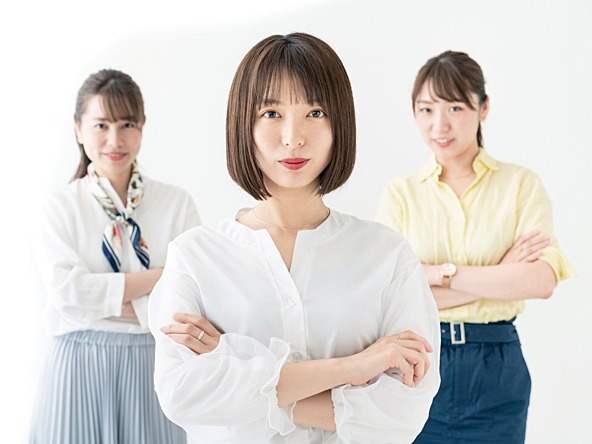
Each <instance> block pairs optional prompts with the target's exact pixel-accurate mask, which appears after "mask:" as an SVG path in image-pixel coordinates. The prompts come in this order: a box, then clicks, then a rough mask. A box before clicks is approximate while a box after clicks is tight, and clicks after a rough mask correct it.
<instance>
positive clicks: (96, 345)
mask: <svg viewBox="0 0 592 444" xmlns="http://www.w3.org/2000/svg"><path fill="white" fill-rule="evenodd" d="M153 374H154V338H153V337H152V336H151V335H150V334H128V333H110V332H99V331H78V332H73V333H68V334H66V335H63V336H58V337H56V338H54V342H53V344H52V347H51V349H50V350H49V353H48V358H47V362H46V367H45V371H44V372H43V375H42V378H41V381H40V385H39V393H38V397H37V403H36V405H35V409H34V414H33V423H32V427H31V435H30V443H31V444H136V443H137V444H181V443H183V444H184V443H186V442H187V440H186V436H185V432H184V431H183V429H181V428H180V427H178V426H177V425H175V424H173V423H172V422H170V421H169V420H168V419H167V418H166V417H165V416H164V414H163V412H162V410H161V409H160V405H159V404H158V399H157V397H156V393H155V391H154V383H153Z"/></svg>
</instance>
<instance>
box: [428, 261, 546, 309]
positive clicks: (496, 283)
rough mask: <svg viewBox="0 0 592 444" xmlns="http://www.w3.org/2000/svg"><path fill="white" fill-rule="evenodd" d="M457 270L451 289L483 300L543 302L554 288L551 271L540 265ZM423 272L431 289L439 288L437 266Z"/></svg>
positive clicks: (439, 281)
mask: <svg viewBox="0 0 592 444" xmlns="http://www.w3.org/2000/svg"><path fill="white" fill-rule="evenodd" d="M456 268H457V272H456V275H455V276H454V277H453V279H452V281H451V284H450V288H451V289H452V290H457V291H460V292H463V293H468V294H471V295H475V296H476V297H478V298H484V299H495V300H506V301H511V300H521V299H536V298H541V299H544V298H548V297H549V296H551V294H552V293H553V289H554V288H555V284H556V282H555V275H554V274H553V271H552V270H551V267H550V266H549V265H547V264H546V263H545V262H543V261H535V262H526V263H524V262H520V263H510V264H499V265H490V266H457V267H456ZM424 270H425V271H426V275H427V277H428V281H429V283H430V285H431V286H439V285H440V284H441V276H440V274H439V267H438V266H437V265H424Z"/></svg>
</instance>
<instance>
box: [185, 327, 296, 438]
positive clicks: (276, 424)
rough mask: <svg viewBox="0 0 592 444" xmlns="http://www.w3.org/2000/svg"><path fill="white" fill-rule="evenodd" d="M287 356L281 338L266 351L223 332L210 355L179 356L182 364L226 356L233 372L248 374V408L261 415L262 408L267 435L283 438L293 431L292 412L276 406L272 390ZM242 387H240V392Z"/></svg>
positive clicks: (252, 341) (287, 349)
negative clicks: (250, 395)
mask: <svg viewBox="0 0 592 444" xmlns="http://www.w3.org/2000/svg"><path fill="white" fill-rule="evenodd" d="M289 353H290V346H289V345H288V344H287V343H286V342H285V341H282V340H281V339H277V338H271V340H270V344H269V348H267V347H265V346H264V345H263V344H261V343H260V342H259V341H257V340H256V339H253V338H251V337H248V336H244V335H240V334H237V333H226V334H223V335H222V336H221V337H220V342H219V344H218V346H217V347H216V348H215V349H214V350H212V351H211V352H210V353H206V354H203V355H200V356H198V357H197V358H196V357H195V355H194V354H193V353H180V358H181V359H182V360H183V361H189V360H193V359H200V360H204V361H205V360H212V361H218V360H219V358H220V357H221V356H223V357H225V358H228V357H230V358H231V359H232V362H233V364H232V365H233V366H235V369H236V370H237V373H239V374H242V375H249V378H250V384H249V385H251V384H253V388H254V391H252V392H251V394H252V395H255V398H254V399H253V400H252V401H253V402H252V403H251V407H252V408H253V409H261V410H262V412H263V409H265V412H266V414H267V417H266V423H267V425H268V427H269V428H270V433H269V434H270V435H275V434H277V433H279V434H280V435H286V434H288V433H290V432H291V431H292V430H294V429H295V428H296V427H295V425H294V422H293V413H292V411H293V409H294V405H290V406H287V407H285V408H281V407H280V406H279V405H278V399H277V391H276V387H277V384H278V381H279V379H280V372H281V370H282V367H283V366H284V364H285V363H286V361H287V359H288V355H289ZM241 368H242V369H244V371H242V370H241ZM245 388H246V387H244V386H243V389H245ZM247 391H250V390H247ZM247 396H248V395H247Z"/></svg>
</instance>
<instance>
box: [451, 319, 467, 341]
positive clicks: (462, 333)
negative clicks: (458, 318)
mask: <svg viewBox="0 0 592 444" xmlns="http://www.w3.org/2000/svg"><path fill="white" fill-rule="evenodd" d="M455 325H458V326H459V333H460V338H459V339H456V329H455V328H454V326H455ZM450 342H452V343H453V344H459V345H461V344H465V343H466V341H465V323H464V322H451V323H450Z"/></svg>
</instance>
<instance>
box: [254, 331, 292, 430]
mask: <svg viewBox="0 0 592 444" xmlns="http://www.w3.org/2000/svg"><path fill="white" fill-rule="evenodd" d="M268 352H270V353H271V354H273V356H274V358H275V364H273V366H272V367H271V368H270V371H269V380H268V381H267V383H266V384H265V385H264V386H263V387H262V388H261V394H262V395H264V396H265V397H266V398H267V402H268V406H269V410H268V414H267V421H268V424H269V427H270V428H271V429H273V430H275V431H277V432H278V433H279V434H280V435H282V436H283V435H287V434H288V433H290V432H291V431H292V430H294V429H295V428H296V427H295V426H294V413H293V410H294V405H295V404H294V403H293V404H290V405H289V406H286V407H284V408H281V407H279V405H278V399H277V391H276V387H277V385H278V382H279V380H280V372H281V371H282V367H283V366H284V364H285V363H286V360H287V359H288V354H289V353H290V346H289V345H288V344H287V343H286V342H284V341H282V340H280V339H277V338H271V341H270V343H269V350H268ZM270 363H271V359H270Z"/></svg>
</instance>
